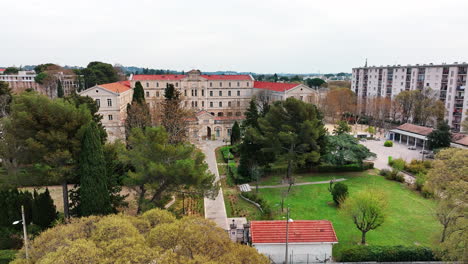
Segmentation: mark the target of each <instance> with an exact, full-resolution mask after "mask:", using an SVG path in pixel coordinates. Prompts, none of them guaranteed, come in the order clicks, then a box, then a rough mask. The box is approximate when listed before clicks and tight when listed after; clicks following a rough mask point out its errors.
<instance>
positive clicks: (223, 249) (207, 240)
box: [13, 209, 270, 264]
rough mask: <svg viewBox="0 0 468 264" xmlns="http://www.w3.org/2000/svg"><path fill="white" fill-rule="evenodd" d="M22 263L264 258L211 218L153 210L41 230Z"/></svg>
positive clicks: (193, 263)
mask: <svg viewBox="0 0 468 264" xmlns="http://www.w3.org/2000/svg"><path fill="white" fill-rule="evenodd" d="M29 253H30V254H29V255H30V259H29V262H28V260H26V256H25V254H24V250H22V251H20V252H19V254H18V256H17V258H16V260H15V261H13V264H22V263H32V264H35V263H58V264H63V263H70V264H79V263H102V264H110V263H165V264H179V263H187V264H198V263H212V264H215V263H239V264H240V263H258V264H267V263H270V261H269V259H268V258H267V257H266V256H264V255H262V254H260V253H258V252H257V251H256V250H255V249H254V248H252V247H249V246H247V245H241V244H239V243H235V242H232V241H231V240H230V239H229V237H228V236H227V235H226V233H225V231H224V230H222V229H220V228H219V227H216V226H215V225H214V223H213V222H212V221H209V220H206V219H202V218H196V217H184V218H182V219H176V218H175V217H174V216H172V215H171V214H170V213H168V212H166V211H162V210H160V209H153V210H151V211H148V212H146V213H145V214H143V215H140V216H129V215H109V216H90V217H83V218H79V219H75V220H74V221H73V222H72V223H70V224H67V225H58V226H55V227H53V228H51V229H49V230H46V231H44V232H42V233H41V234H40V235H39V236H37V237H36V238H35V239H34V240H33V241H32V243H31V246H30V250H29Z"/></svg>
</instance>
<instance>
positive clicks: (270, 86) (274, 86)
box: [254, 81, 299, 92]
mask: <svg viewBox="0 0 468 264" xmlns="http://www.w3.org/2000/svg"><path fill="white" fill-rule="evenodd" d="M298 85H299V84H297V83H277V82H258V81H255V82H254V88H257V89H264V90H270V91H276V92H285V91H288V90H291V89H292V88H294V87H296V86H298Z"/></svg>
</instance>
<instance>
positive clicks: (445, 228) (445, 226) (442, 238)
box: [440, 225, 447, 243]
mask: <svg viewBox="0 0 468 264" xmlns="http://www.w3.org/2000/svg"><path fill="white" fill-rule="evenodd" d="M446 232H447V225H444V229H442V236H441V237H440V243H443V242H444V241H445V234H446Z"/></svg>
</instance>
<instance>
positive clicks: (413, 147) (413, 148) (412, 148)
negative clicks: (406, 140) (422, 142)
mask: <svg viewBox="0 0 468 264" xmlns="http://www.w3.org/2000/svg"><path fill="white" fill-rule="evenodd" d="M408 149H409V150H416V147H415V146H411V147H408Z"/></svg>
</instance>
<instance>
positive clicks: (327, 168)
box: [317, 162, 374, 172]
mask: <svg viewBox="0 0 468 264" xmlns="http://www.w3.org/2000/svg"><path fill="white" fill-rule="evenodd" d="M365 164H366V165H365V166H364V164H363V165H359V164H346V165H333V164H320V165H319V166H318V167H317V171H318V172H345V171H363V170H366V169H369V168H371V167H372V168H373V167H374V163H372V162H367V163H365ZM371 164H372V165H371Z"/></svg>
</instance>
